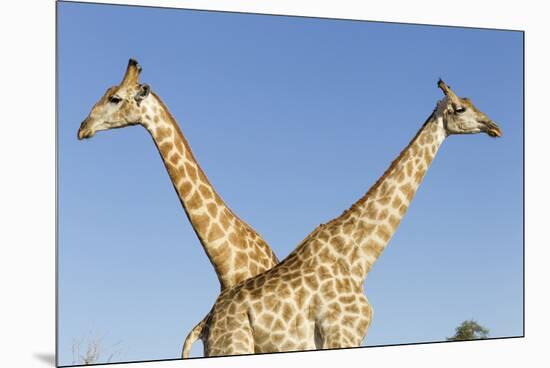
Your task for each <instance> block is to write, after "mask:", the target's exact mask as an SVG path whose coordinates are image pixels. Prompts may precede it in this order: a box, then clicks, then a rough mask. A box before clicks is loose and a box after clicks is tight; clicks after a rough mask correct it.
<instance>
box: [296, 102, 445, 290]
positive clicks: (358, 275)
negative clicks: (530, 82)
mask: <svg viewBox="0 0 550 368" xmlns="http://www.w3.org/2000/svg"><path fill="white" fill-rule="evenodd" d="M445 137H446V132H445V128H444V126H443V120H442V119H441V118H437V117H436V114H435V113H434V114H432V115H431V116H430V117H429V118H428V120H427V121H426V123H425V124H424V125H423V126H422V128H421V129H420V131H419V132H418V133H417V134H416V136H415V137H414V138H413V139H412V141H411V142H410V143H409V144H408V145H407V147H406V148H405V149H404V150H403V151H402V152H401V153H400V154H399V156H398V157H397V158H396V159H395V160H394V161H393V162H392V164H391V165H390V167H389V168H388V169H387V170H386V172H385V173H384V175H383V176H382V177H381V178H380V179H378V181H377V182H376V183H375V184H374V185H373V186H372V187H371V188H370V189H369V191H368V192H367V193H366V194H365V195H364V196H363V197H362V198H361V199H359V200H358V201H357V202H356V203H355V204H353V205H352V206H351V208H350V209H349V210H347V211H345V212H344V213H343V214H342V215H341V216H340V217H338V218H336V219H334V220H332V221H330V222H329V223H327V224H325V225H321V226H320V227H318V228H317V229H316V230H314V231H313V232H312V233H311V234H310V235H309V236H308V237H307V238H306V239H304V241H303V242H302V243H301V245H300V246H299V247H298V248H297V249H296V251H295V253H296V255H297V256H298V257H299V258H300V259H302V262H303V261H305V267H309V265H312V264H313V262H315V263H316V264H317V265H321V266H327V267H329V268H333V270H332V272H333V274H334V273H336V274H338V273H341V272H348V271H349V272H350V273H351V274H352V277H353V278H354V279H355V280H356V281H357V283H358V284H362V283H363V281H364V280H365V278H366V276H367V274H368V272H369V271H370V269H371V267H372V265H373V264H374V262H375V261H376V259H377V258H378V257H379V256H380V254H381V252H382V251H383V250H384V248H385V247H386V246H387V244H388V242H389V241H390V239H391V237H392V236H393V234H394V233H395V231H396V230H397V227H398V225H399V223H400V221H401V219H402V218H403V216H404V215H405V213H406V212H407V209H408V207H409V205H410V203H411V200H412V199H413V197H414V195H415V193H416V191H417V189H418V188H419V186H420V183H421V182H422V179H423V178H424V175H425V174H426V171H427V170H428V168H429V167H430V165H431V163H432V160H433V158H434V156H435V155H436V153H437V151H438V149H439V147H440V145H441V144H442V143H443V141H444V139H445ZM289 258H290V257H289ZM303 264H304V263H303ZM318 269H319V268H318ZM322 269H323V267H321V270H322ZM335 269H336V270H335ZM344 270H348V271H344Z"/></svg>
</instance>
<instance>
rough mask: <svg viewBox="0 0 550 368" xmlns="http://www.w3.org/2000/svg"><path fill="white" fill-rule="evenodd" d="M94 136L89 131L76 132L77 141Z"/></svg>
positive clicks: (80, 130)
mask: <svg viewBox="0 0 550 368" xmlns="http://www.w3.org/2000/svg"><path fill="white" fill-rule="evenodd" d="M93 136H94V132H93V131H92V130H91V129H79V130H78V134H77V137H78V140H80V141H81V140H83V139H88V138H92V137H93Z"/></svg>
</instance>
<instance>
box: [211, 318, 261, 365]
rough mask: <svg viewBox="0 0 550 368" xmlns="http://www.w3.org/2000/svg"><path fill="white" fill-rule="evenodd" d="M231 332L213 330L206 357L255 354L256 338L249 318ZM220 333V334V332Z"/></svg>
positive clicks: (230, 330) (231, 329)
mask: <svg viewBox="0 0 550 368" xmlns="http://www.w3.org/2000/svg"><path fill="white" fill-rule="evenodd" d="M231 327H232V328H230V329H229V330H225V331H223V330H221V329H219V330H218V329H215V328H214V329H212V333H211V334H210V336H208V338H207V343H206V344H205V348H204V356H205V357H208V356H224V355H240V354H254V337H253V334H252V329H251V327H250V324H249V321H248V319H247V318H243V320H242V322H241V323H239V324H238V325H236V326H235V325H233V326H231ZM218 331H220V332H218Z"/></svg>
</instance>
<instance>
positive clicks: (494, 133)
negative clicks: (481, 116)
mask: <svg viewBox="0 0 550 368" xmlns="http://www.w3.org/2000/svg"><path fill="white" fill-rule="evenodd" d="M485 124H486V125H487V127H486V132H487V134H488V135H489V136H490V137H493V138H498V137H502V131H501V130H500V128H499V127H498V125H496V124H495V123H493V122H492V121H489V122H486V123H485Z"/></svg>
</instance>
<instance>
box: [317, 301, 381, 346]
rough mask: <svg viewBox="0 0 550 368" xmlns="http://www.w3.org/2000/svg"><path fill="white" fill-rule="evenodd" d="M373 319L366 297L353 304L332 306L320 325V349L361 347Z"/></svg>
mask: <svg viewBox="0 0 550 368" xmlns="http://www.w3.org/2000/svg"><path fill="white" fill-rule="evenodd" d="M343 311H345V312H344V313H342V312H343ZM371 319H372V307H371V306H370V304H369V302H368V300H367V298H366V296H364V295H362V294H361V295H360V296H358V297H357V298H355V300H354V301H353V302H351V303H346V304H338V305H334V304H333V305H332V306H331V307H329V308H328V310H327V313H326V314H325V315H324V316H323V318H322V320H321V321H320V322H319V323H318V329H317V330H316V341H318V342H317V344H318V345H321V346H320V347H319V346H318V348H320V349H336V348H346V347H357V346H360V345H361V343H362V341H363V339H364V338H365V335H366V333H367V330H368V328H369V325H370V321H371Z"/></svg>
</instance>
